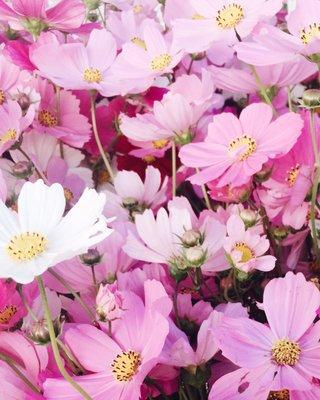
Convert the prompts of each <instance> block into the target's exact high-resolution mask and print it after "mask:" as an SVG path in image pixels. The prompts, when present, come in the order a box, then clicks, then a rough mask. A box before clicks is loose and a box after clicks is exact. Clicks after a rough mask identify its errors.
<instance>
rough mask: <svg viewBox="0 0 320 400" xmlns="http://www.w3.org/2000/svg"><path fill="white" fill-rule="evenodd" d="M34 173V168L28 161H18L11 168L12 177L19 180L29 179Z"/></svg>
mask: <svg viewBox="0 0 320 400" xmlns="http://www.w3.org/2000/svg"><path fill="white" fill-rule="evenodd" d="M33 171H34V166H33V164H32V163H31V162H30V161H19V162H17V163H16V164H14V165H13V167H12V175H14V176H15V177H16V178H19V179H27V178H29V177H30V176H31V175H32V174H33Z"/></svg>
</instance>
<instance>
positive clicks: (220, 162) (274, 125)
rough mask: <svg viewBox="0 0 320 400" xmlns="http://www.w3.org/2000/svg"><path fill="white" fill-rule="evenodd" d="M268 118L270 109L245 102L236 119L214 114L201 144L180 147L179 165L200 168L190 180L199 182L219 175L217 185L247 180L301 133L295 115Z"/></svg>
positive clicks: (296, 115)
mask: <svg viewBox="0 0 320 400" xmlns="http://www.w3.org/2000/svg"><path fill="white" fill-rule="evenodd" d="M257 116H259V118H257ZM271 121H272V108H271V107H270V106H269V105H267V104H263V103H256V104H251V105H249V106H248V107H246V108H245V109H244V110H243V111H242V112H241V114H240V117H239V119H238V118H237V117H236V116H235V115H233V114H231V113H222V114H219V115H216V116H215V117H214V118H213V123H211V124H210V125H209V129H208V136H207V138H206V139H205V141H204V142H203V143H190V144H187V145H186V146H183V147H182V149H181V150H180V153H179V156H180V159H181V161H182V163H183V164H185V165H186V166H188V167H194V168H203V169H202V171H201V172H200V173H198V174H196V175H193V176H191V177H190V178H189V179H190V181H191V182H192V183H195V184H198V185H200V184H203V183H206V182H209V181H211V180H213V179H217V178H219V183H218V187H222V186H225V185H227V184H231V185H232V186H240V185H242V184H245V183H247V182H248V181H249V180H250V177H251V176H252V175H254V174H255V173H257V172H259V171H260V170H261V168H262V165H263V164H264V163H266V162H267V161H268V159H272V158H275V157H277V156H280V155H284V154H286V153H287V152H288V151H289V150H290V149H291V148H292V146H293V145H294V144H295V142H296V141H297V139H298V137H299V135H300V134H301V130H302V126H303V121H302V119H301V117H300V116H299V115H298V114H295V113H292V112H290V113H286V114H284V115H282V116H281V117H279V118H277V119H276V120H275V121H273V122H271Z"/></svg>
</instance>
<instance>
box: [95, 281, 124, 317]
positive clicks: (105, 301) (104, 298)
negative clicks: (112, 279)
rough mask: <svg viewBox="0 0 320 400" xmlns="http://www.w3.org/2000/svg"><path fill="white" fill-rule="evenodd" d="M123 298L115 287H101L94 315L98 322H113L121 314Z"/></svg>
mask: <svg viewBox="0 0 320 400" xmlns="http://www.w3.org/2000/svg"><path fill="white" fill-rule="evenodd" d="M123 301H124V299H123V297H122V294H121V292H119V291H118V290H117V287H116V285H114V284H113V285H106V286H103V285H101V286H100V288H99V291H98V294H97V297H96V313H97V315H98V317H99V319H100V321H113V320H115V319H118V318H120V317H121V315H122V313H123V308H122V307H123Z"/></svg>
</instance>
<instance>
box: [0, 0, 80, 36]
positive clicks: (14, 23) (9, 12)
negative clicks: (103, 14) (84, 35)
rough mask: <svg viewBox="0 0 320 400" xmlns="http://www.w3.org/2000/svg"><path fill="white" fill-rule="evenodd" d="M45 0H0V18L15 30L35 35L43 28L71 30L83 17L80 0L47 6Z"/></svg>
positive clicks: (78, 24) (64, 0)
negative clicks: (9, 1) (7, 1)
mask: <svg viewBox="0 0 320 400" xmlns="http://www.w3.org/2000/svg"><path fill="white" fill-rule="evenodd" d="M46 3H47V2H46V1H45V0H13V1H12V5H11V6H10V5H8V3H6V2H4V1H3V0H0V20H1V21H2V22H6V23H9V25H10V27H11V28H12V29H15V30H28V31H30V32H31V33H33V34H35V35H37V34H39V33H40V32H41V31H42V30H43V29H45V28H48V27H50V28H53V29H60V30H65V31H66V30H72V29H75V28H78V27H79V26H80V25H81V24H82V23H83V21H84V18H85V6H84V4H83V2H82V1H80V0H61V1H59V3H58V4H56V5H55V6H54V7H51V8H47V4H46Z"/></svg>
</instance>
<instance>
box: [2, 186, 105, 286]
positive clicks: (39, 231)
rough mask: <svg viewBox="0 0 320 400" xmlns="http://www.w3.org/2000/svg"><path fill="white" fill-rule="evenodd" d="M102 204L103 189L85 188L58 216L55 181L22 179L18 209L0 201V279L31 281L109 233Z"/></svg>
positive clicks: (61, 202)
mask: <svg viewBox="0 0 320 400" xmlns="http://www.w3.org/2000/svg"><path fill="white" fill-rule="evenodd" d="M104 205H105V195H104V194H98V193H97V192H96V191H95V190H93V189H86V190H85V191H84V192H83V195H82V196H81V198H80V199H79V201H78V202H77V204H76V205H75V206H74V207H73V208H72V209H71V210H70V211H69V212H68V214H67V215H66V216H63V214H64V211H65V206H66V200H65V195H64V190H63V187H62V186H61V185H60V184H54V185H52V186H46V185H45V184H44V183H43V181H42V180H38V181H37V182H36V183H31V182H27V183H25V184H24V185H23V187H22V189H21V192H20V195H19V199H18V213H16V212H15V211H13V210H11V209H9V208H7V207H6V205H5V204H4V203H3V202H2V201H0V278H12V279H14V280H15V281H16V282H19V283H29V282H32V281H33V279H34V277H35V276H38V275H41V274H42V273H43V272H44V271H46V270H47V269H48V268H49V267H51V266H54V265H56V264H57V263H59V262H61V261H64V260H68V259H70V258H72V257H74V256H76V255H79V254H82V253H85V252H86V251H87V249H88V248H89V247H91V246H93V245H95V244H97V243H99V242H101V241H102V240H103V239H105V238H106V237H107V236H109V235H110V234H111V233H112V229H109V228H108V227H107V222H108V220H106V218H105V217H104V216H103V215H102V211H103V208H104Z"/></svg>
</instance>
